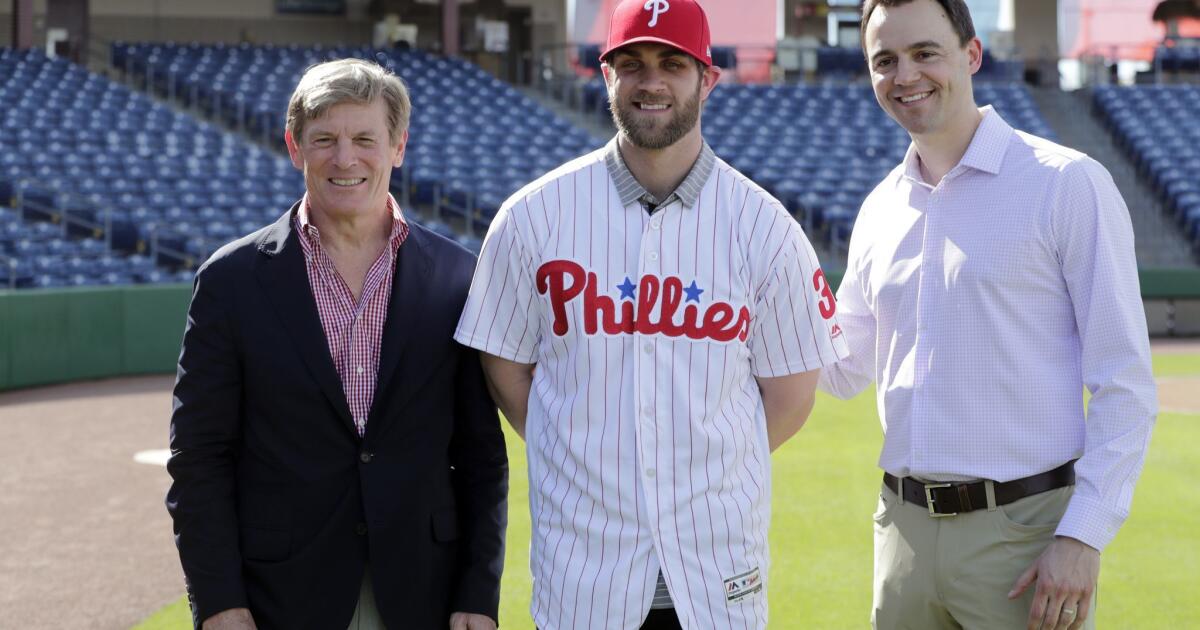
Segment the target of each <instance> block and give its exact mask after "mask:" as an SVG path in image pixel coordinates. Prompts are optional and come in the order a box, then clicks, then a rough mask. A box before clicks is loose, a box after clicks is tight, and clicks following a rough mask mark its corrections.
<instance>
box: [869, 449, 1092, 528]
mask: <svg viewBox="0 0 1200 630" xmlns="http://www.w3.org/2000/svg"><path fill="white" fill-rule="evenodd" d="M883 483H884V484H885V485H887V487H889V488H891V489H892V492H896V493H897V494H899V491H897V490H896V488H897V487H898V486H899V485H900V484H899V479H897V478H896V477H895V476H894V475H892V474H890V473H886V472H885V473H883ZM1073 483H1075V460H1071V461H1069V462H1067V463H1065V464H1063V465H1062V466H1059V467H1058V468H1055V469H1054V470H1048V471H1046V472H1044V473H1039V474H1036V475H1030V476H1029V477H1025V478H1023V479H1014V480H1012V481H1005V482H1004V483H993V484H992V489H993V490H994V493H995V496H996V505H1006V504H1008V503H1012V502H1013V501H1016V500H1017V499H1023V498H1025V497H1027V496H1030V495H1033V494H1038V493H1040V492H1046V491H1047V490H1054V489H1056V488H1062V487H1064V486H1069V485H1071V484H1073ZM904 500H905V501H908V502H909V503H915V504H916V505H920V506H922V507H925V508H928V509H929V515H930V516H954V515H955V514H961V513H963V512H971V511H974V510H980V509H983V508H986V507H987V506H988V504H987V490H986V489H985V488H984V482H982V481H974V482H971V483H921V482H919V481H917V480H915V479H913V478H911V477H905V478H904Z"/></svg>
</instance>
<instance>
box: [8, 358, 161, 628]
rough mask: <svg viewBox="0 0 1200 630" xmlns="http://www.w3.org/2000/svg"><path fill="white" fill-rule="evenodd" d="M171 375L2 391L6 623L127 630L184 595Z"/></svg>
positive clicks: (28, 625) (38, 626) (31, 626)
mask: <svg viewBox="0 0 1200 630" xmlns="http://www.w3.org/2000/svg"><path fill="white" fill-rule="evenodd" d="M172 382H173V378H172V377H170V376H156V377H146V378H134V379H121V380H112V381H101V382H94V383H79V384H72V385H62V386H54V387H45V388H39V389H34V390H27V391H20V392H11V393H5V394H0V514H3V518H2V519H0V628H25V629H33V628H122V629H123V628H129V627H130V626H132V625H133V624H135V623H137V622H138V621H141V620H142V619H144V618H145V617H146V616H147V615H149V614H150V613H152V612H154V611H155V610H157V609H158V608H160V607H162V606H164V605H166V604H167V603H169V602H171V601H173V600H175V599H177V598H178V597H179V595H180V593H182V592H183V574H182V572H181V571H180V569H179V560H178V557H177V556H176V555H175V546H174V542H173V541H172V538H171V521H170V518H169V517H168V516H167V511H166V508H164V507H163V497H164V496H165V495H166V491H167V486H168V485H169V478H168V477H167V473H166V470H165V469H163V468H162V467H161V466H150V465H146V464H138V463H135V462H134V461H133V455H134V453H135V452H137V451H140V450H144V449H155V448H166V446H167V422H168V418H169V414H170V409H171V394H170V390H171V384H172Z"/></svg>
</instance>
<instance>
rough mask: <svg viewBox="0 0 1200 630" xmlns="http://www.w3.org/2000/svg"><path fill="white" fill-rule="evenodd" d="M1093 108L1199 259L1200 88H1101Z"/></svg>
mask: <svg viewBox="0 0 1200 630" xmlns="http://www.w3.org/2000/svg"><path fill="white" fill-rule="evenodd" d="M1177 50H1178V49H1176V50H1171V49H1160V50H1159V54H1161V55H1168V56H1169V55H1174V54H1175V53H1176V51H1177ZM1164 51H1166V52H1164ZM1187 54H1190V53H1187ZM1172 58H1173V57H1172ZM1172 63H1174V62H1172ZM1174 69H1176V70H1179V69H1181V68H1177V67H1176V68H1174ZM1093 107H1094V109H1095V111H1096V113H1097V115H1098V116H1099V117H1100V119H1101V120H1102V121H1103V122H1104V124H1105V125H1106V126H1107V127H1108V129H1109V130H1110V131H1111V132H1112V134H1113V139H1114V140H1115V142H1116V143H1117V145H1118V146H1119V147H1121V148H1122V149H1123V150H1124V151H1125V152H1126V154H1127V155H1128V156H1129V157H1130V159H1131V160H1132V161H1133V163H1134V164H1135V165H1137V167H1138V170H1139V174H1140V175H1141V176H1142V177H1144V178H1145V180H1146V181H1147V182H1148V183H1149V184H1150V185H1151V187H1152V188H1153V189H1154V190H1155V191H1156V192H1157V193H1158V195H1159V197H1160V198H1161V199H1162V202H1163V206H1164V208H1165V209H1166V211H1167V212H1169V213H1170V214H1171V215H1172V216H1173V217H1174V219H1175V220H1176V222H1177V223H1178V225H1179V228H1180V230H1181V231H1182V233H1183V235H1184V237H1185V238H1187V239H1188V240H1189V241H1190V242H1192V243H1194V244H1196V245H1197V246H1198V247H1197V249H1196V251H1197V254H1198V256H1200V242H1197V235H1198V233H1200V148H1198V147H1200V126H1197V125H1196V124H1195V121H1196V112H1198V111H1200V86H1197V85H1186V84H1182V85H1154V86H1135V87H1116V86H1101V87H1099V88H1097V89H1096V91H1095V92H1094V95H1093Z"/></svg>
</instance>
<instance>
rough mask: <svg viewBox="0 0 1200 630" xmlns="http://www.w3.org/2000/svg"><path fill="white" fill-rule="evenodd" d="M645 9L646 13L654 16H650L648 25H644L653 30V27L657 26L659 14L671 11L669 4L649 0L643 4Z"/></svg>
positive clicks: (662, 0)
mask: <svg viewBox="0 0 1200 630" xmlns="http://www.w3.org/2000/svg"><path fill="white" fill-rule="evenodd" d="M645 9H646V10H647V11H653V12H654V15H651V16H650V23H649V24H647V25H646V26H649V27H650V28H654V27H655V26H658V16H659V14H661V13H666V12H667V11H670V10H671V3H670V2H667V0H649V1H648V2H647V3H646V4H645Z"/></svg>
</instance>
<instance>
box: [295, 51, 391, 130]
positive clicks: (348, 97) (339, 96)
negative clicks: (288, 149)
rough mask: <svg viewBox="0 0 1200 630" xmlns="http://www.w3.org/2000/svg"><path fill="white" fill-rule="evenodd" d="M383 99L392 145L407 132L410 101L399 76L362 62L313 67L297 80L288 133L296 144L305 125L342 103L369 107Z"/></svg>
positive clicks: (327, 63) (341, 62)
mask: <svg viewBox="0 0 1200 630" xmlns="http://www.w3.org/2000/svg"><path fill="white" fill-rule="evenodd" d="M380 97H382V98H383V102H384V105H385V106H386V107H387V122H388V134H389V135H390V136H391V140H392V144H395V143H397V142H399V141H400V136H401V135H403V134H404V132H405V131H406V130H407V129H408V117H409V115H410V114H411V112H412V102H411V101H410V100H409V98H408V88H406V87H404V82H403V81H401V80H400V77H397V76H396V75H394V74H392V73H391V71H389V70H388V69H387V68H384V67H382V66H380V65H379V64H376V63H372V62H370V61H363V60H362V59H338V60H337V61H327V62H325V63H319V64H317V65H315V66H312V67H311V68H309V69H308V70H305V71H304V76H302V77H300V84H299V85H297V86H296V90H295V91H294V92H292V98H291V101H289V102H288V109H287V130H288V132H289V133H291V134H292V138H294V139H295V140H296V142H300V139H301V136H302V135H303V134H304V125H305V124H306V123H308V121H310V120H316V119H317V118H320V117H321V116H324V115H325V112H327V111H329V108H330V107H333V106H334V105H339V104H341V103H354V104H357V105H370V104H371V103H374V102H375V99H378V98H380Z"/></svg>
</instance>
